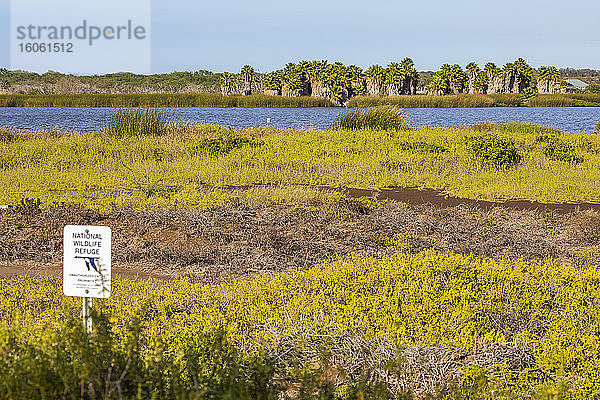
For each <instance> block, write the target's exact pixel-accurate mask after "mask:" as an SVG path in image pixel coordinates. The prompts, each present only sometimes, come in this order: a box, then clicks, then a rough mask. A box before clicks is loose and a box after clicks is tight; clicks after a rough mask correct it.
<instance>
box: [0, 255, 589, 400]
mask: <svg viewBox="0 0 600 400" xmlns="http://www.w3.org/2000/svg"><path fill="white" fill-rule="evenodd" d="M599 302H600V275H599V273H598V271H596V270H585V271H581V270H575V269H571V268H568V267H565V266H559V265H555V264H553V263H551V262H550V263H546V264H537V263H532V264H529V263H525V262H517V263H508V262H497V261H491V260H487V259H474V258H470V257H464V256H460V255H448V256H442V255H440V254H438V253H435V252H432V251H427V252H423V253H420V254H416V255H409V254H405V253H402V252H400V253H397V254H395V255H392V256H389V257H385V258H383V259H381V260H377V259H373V258H371V257H359V256H354V257H350V258H346V259H342V260H339V261H333V262H329V263H325V264H323V265H320V266H317V267H315V268H313V269H310V270H308V271H304V272H297V273H291V274H283V275H279V276H275V277H270V278H268V277H265V278H260V279H257V280H250V281H242V282H239V283H237V284H231V285H216V286H206V285H200V284H191V283H190V282H188V281H186V280H182V281H173V282H169V284H165V283H161V282H158V281H137V282H135V281H121V280H116V282H115V284H114V286H113V296H112V297H111V298H110V299H109V300H100V301H95V302H94V306H95V308H96V310H101V315H99V316H97V317H96V321H97V322H96V331H95V333H94V334H93V335H92V336H91V338H90V339H88V337H87V336H86V335H85V334H84V333H83V332H82V331H81V328H80V321H79V320H77V318H75V317H74V316H77V315H78V313H79V312H80V308H81V305H80V303H79V302H78V300H77V299H74V298H67V297H65V296H63V295H62V293H61V288H60V286H59V285H56V284H54V283H52V282H50V281H47V280H36V279H31V278H19V279H15V280H11V281H2V282H1V283H0V313H1V314H2V315H3V318H2V322H0V372H1V373H2V375H3V377H4V378H3V381H2V384H0V395H1V396H2V397H8V398H13V399H21V398H23V399H24V398H28V399H30V398H53V397H56V396H59V395H60V396H61V397H63V398H82V397H83V398H91V397H93V396H92V394H93V393H108V392H110V393H111V394H112V395H111V396H106V397H105V398H135V397H136V396H138V397H137V398H139V397H141V398H150V397H152V395H154V396H158V397H160V398H166V397H168V398H174V397H178V396H179V397H180V398H190V397H192V396H193V395H196V396H198V395H200V394H201V393H204V396H205V397H198V398H224V397H225V398H230V397H226V396H227V395H229V396H233V398H260V399H267V398H275V395H276V393H277V392H279V393H281V396H282V397H280V398H306V399H308V398H316V397H318V396H317V394H320V395H321V397H318V398H323V399H340V400H341V399H354V398H356V399H359V398H374V399H384V398H385V399H390V398H398V397H396V396H398V395H399V394H401V393H405V394H408V395H407V396H406V397H402V398H411V396H410V394H409V393H412V394H413V395H418V396H423V395H424V394H426V393H430V394H432V395H433V396H434V397H436V398H437V397H439V398H442V397H443V396H450V398H486V397H485V395H487V394H489V393H496V394H498V393H501V394H502V398H507V399H511V398H515V399H516V398H540V399H542V398H543V399H546V398H567V397H565V395H566V394H567V393H568V396H569V397H568V398H570V399H588V398H596V397H597V396H600V392H599V389H598V386H597V384H596V383H597V381H596V379H597V376H598V374H599V373H600V370H599V369H598V368H599V367H598V365H599V361H600V360H599V359H598V355H599V354H600V347H599V346H600V342H599V340H598V332H599V329H600V325H599V324H598V322H597V321H598V319H599V317H600V314H599V310H600V307H599V306H600V304H599ZM88 340H91V341H88ZM440 370H443V371H445V372H444V373H443V374H441V375H435V376H436V377H437V378H436V379H434V380H431V379H429V378H428V377H431V376H432V374H437V372H435V371H440ZM22 382H28V385H22ZM119 385H120V387H119V388H118V389H119V390H117V387H118V386H119ZM361 394H362V396H361ZM119 396H123V397H119ZM547 396H551V397H547ZM444 398H448V397H444Z"/></svg>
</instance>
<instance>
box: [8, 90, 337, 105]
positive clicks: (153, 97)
mask: <svg viewBox="0 0 600 400" xmlns="http://www.w3.org/2000/svg"><path fill="white" fill-rule="evenodd" d="M331 106H333V104H332V103H331V102H330V101H329V100H327V99H324V98H315V97H283V96H267V95H263V94H253V95H251V96H236V95H234V96H222V95H221V94H216V93H158V94H137V93H123V94H73V95H0V107H331Z"/></svg>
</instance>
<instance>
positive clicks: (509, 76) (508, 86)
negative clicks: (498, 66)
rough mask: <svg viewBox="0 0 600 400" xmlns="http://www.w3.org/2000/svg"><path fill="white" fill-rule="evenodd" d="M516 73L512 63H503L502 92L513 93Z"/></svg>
mask: <svg viewBox="0 0 600 400" xmlns="http://www.w3.org/2000/svg"><path fill="white" fill-rule="evenodd" d="M516 75H517V72H516V68H515V65H514V64H513V63H507V64H506V65H504V68H503V70H502V93H515V80H516ZM517 93H518V89H517Z"/></svg>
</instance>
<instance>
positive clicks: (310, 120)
mask: <svg viewBox="0 0 600 400" xmlns="http://www.w3.org/2000/svg"><path fill="white" fill-rule="evenodd" d="M113 111H114V109H112V108H82V107H78V108H66V107H65V108H38V107H23V108H22V107H15V108H0V126H10V127H15V128H20V129H27V130H34V129H41V128H52V127H60V128H62V129H65V130H76V131H80V132H90V131H95V130H99V129H101V128H102V127H103V126H105V124H106V121H107V119H108V118H109V117H110V115H111V113H112V112H113ZM167 111H168V112H169V113H172V115H173V117H174V119H175V120H177V121H180V122H188V121H189V122H194V123H210V124H219V125H223V126H232V127H236V128H248V127H258V126H264V125H267V124H268V125H269V126H273V127H277V128H303V127H304V128H315V129H326V128H328V127H329V126H330V125H331V124H332V122H333V121H334V120H335V118H336V117H337V116H338V115H339V114H340V113H342V112H344V111H345V109H343V108H215V107H181V108H169V109H167ZM405 111H406V113H407V114H408V117H409V119H410V123H411V125H412V126H415V127H416V126H424V125H433V126H457V125H472V124H475V123H478V122H483V121H491V122H510V121H521V122H531V123H536V124H539V125H544V126H552V127H555V128H558V129H561V130H563V131H566V132H578V133H580V132H591V131H593V130H594V129H595V126H596V124H597V123H598V122H600V107H531V108H528V107H522V108H520V107H497V108H407V109H405Z"/></svg>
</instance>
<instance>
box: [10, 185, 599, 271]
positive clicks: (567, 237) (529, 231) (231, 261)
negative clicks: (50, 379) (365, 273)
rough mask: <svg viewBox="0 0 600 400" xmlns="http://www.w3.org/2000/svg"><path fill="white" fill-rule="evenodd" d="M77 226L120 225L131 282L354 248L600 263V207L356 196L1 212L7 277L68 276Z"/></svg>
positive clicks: (116, 249)
mask: <svg viewBox="0 0 600 400" xmlns="http://www.w3.org/2000/svg"><path fill="white" fill-rule="evenodd" d="M359 194H360V193H359ZM362 195H364V194H362ZM68 224H77V225H106V226H109V227H111V228H112V230H113V274H114V275H116V276H121V277H126V278H135V277H139V278H158V279H170V278H176V277H179V276H185V275H189V276H191V277H192V278H193V279H194V280H198V281H202V282H223V281H230V280H235V279H240V278H250V277H253V276H258V275H264V274H276V273H280V272H285V271H293V270H297V269H306V268H309V267H311V266H313V265H315V264H319V263H321V262H324V261H326V260H330V259H335V258H337V257H342V256H345V255H348V254H350V253H359V254H369V255H372V256H375V257H381V256H383V255H385V254H386V253H389V252H392V251H395V250H396V249H397V247H395V246H400V247H402V248H404V249H405V250H408V251H411V252H419V251H421V250H423V249H426V248H433V249H436V250H439V251H442V252H456V253H463V254H473V255H476V256H481V257H489V258H495V259H502V258H504V259H513V260H514V259H521V258H522V259H525V260H528V261H531V260H540V261H543V260H546V259H548V258H549V257H551V258H555V259H558V260H559V261H561V262H565V263H569V264H573V265H576V266H579V267H589V266H597V265H598V263H599V261H600V250H599V249H600V248H599V242H600V213H599V212H598V211H596V210H594V209H585V210H583V211H582V210H581V209H578V208H572V209H557V210H554V211H552V210H548V209H547V207H545V208H544V210H543V211H542V210H541V209H540V208H536V207H534V208H533V209H527V208H526V207H511V206H510V205H504V206H498V205H494V204H483V206H480V205H478V204H477V203H473V202H464V203H458V204H456V202H448V204H445V203H444V202H438V204H431V202H430V201H421V202H418V201H416V202H415V204H413V205H407V204H405V203H397V202H392V203H384V204H383V205H382V206H380V207H378V208H375V209H372V208H369V207H367V206H365V205H364V203H361V202H360V201H359V200H356V199H352V198H350V199H343V200H341V201H339V202H337V203H334V204H331V205H322V204H313V205H304V206H265V207H258V208H250V207H248V206H244V205H240V204H233V203H232V204H228V205H226V206H222V207H214V208H209V209H203V210H196V209H191V210H186V211H178V210H173V209H160V210H154V211H143V212H139V211H133V210H116V211H112V212H109V213H100V212H97V211H94V210H90V209H85V208H81V207H69V208H54V209H48V210H40V209H39V208H37V207H26V208H20V209H7V210H0V277H4V278H9V277H13V276H16V275H22V274H29V275H35V276H54V277H58V278H60V277H61V274H62V264H61V263H62V229H63V227H64V226H65V225H68Z"/></svg>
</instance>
